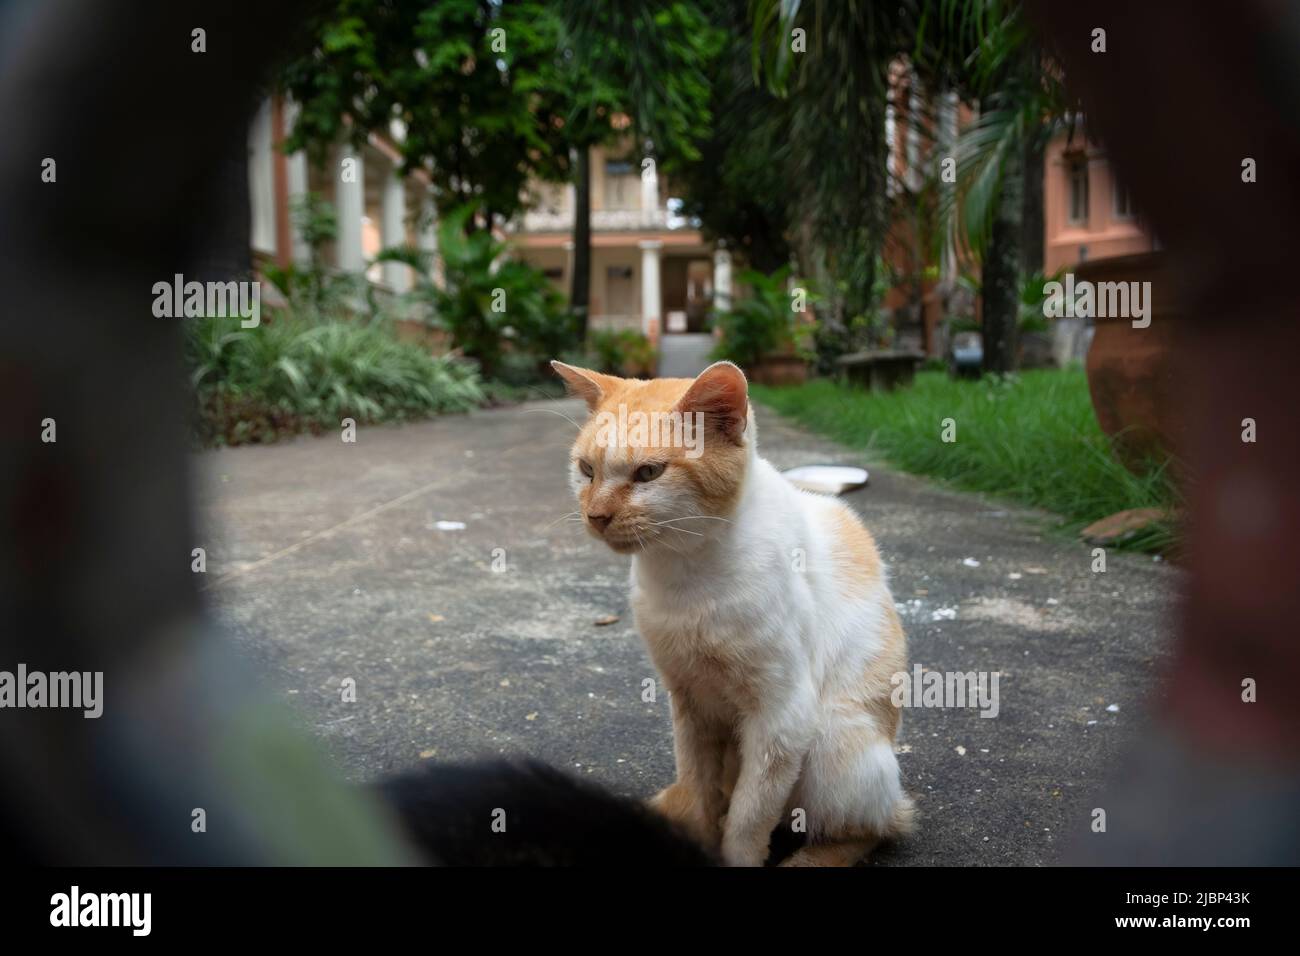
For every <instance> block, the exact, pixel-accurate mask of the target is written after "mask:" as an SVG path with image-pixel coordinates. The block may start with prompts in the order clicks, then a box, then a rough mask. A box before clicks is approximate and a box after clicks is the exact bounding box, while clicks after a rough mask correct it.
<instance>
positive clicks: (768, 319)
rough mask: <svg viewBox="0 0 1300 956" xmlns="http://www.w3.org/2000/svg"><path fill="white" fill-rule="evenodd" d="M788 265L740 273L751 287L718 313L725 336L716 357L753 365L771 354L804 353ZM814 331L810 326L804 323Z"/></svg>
mask: <svg viewBox="0 0 1300 956" xmlns="http://www.w3.org/2000/svg"><path fill="white" fill-rule="evenodd" d="M789 276H790V269H789V267H788V266H783V267H782V268H780V269H778V270H776V271H775V272H773V273H772V274H771V275H764V274H763V273H761V272H756V271H754V270H752V269H749V270H746V271H744V272H742V273H740V276H739V278H740V281H741V282H743V283H744V284H745V285H746V286H748V287H749V295H748V296H746V297H745V298H743V299H739V300H738V301H736V303H735V304H734V305H733V306H732V307H731V309H730V310H728V311H726V312H722V313H719V315H718V317H717V324H718V327H719V328H720V329H721V330H722V340H721V341H720V342H719V343H718V347H717V348H716V349H714V352H713V357H714V358H715V359H723V360H726V361H729V362H735V363H736V364H737V365H739V366H740V367H741V368H745V369H748V368H753V367H754V366H755V365H757V364H758V363H759V362H760V361H761V360H762V359H763V358H765V357H766V356H768V355H774V354H781V353H796V354H803V350H802V349H800V347H799V343H798V336H797V333H796V328H795V316H796V314H797V313H795V311H794V310H793V309H792V308H791V299H790V293H789V291H787V289H786V281H787V280H788V278H789ZM805 330H806V331H811V330H812V329H811V326H807V327H805Z"/></svg>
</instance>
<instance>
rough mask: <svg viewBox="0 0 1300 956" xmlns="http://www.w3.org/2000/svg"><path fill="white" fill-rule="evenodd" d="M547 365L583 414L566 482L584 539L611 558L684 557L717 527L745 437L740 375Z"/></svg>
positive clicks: (748, 433) (719, 369)
mask: <svg viewBox="0 0 1300 956" xmlns="http://www.w3.org/2000/svg"><path fill="white" fill-rule="evenodd" d="M551 364H552V366H553V367H554V368H555V370H556V372H558V373H559V375H560V376H561V377H562V378H563V379H564V380H565V382H566V384H567V385H568V387H569V390H570V392H572V393H573V394H575V395H577V396H579V397H581V398H583V399H585V400H586V402H587V407H588V409H589V410H590V412H591V415H590V417H589V418H588V419H587V422H586V424H584V425H583V426H582V429H581V431H580V432H579V433H578V438H577V441H575V442H574V444H573V452H572V455H571V456H570V458H571V461H570V469H571V470H570V480H571V483H572V484H573V487H574V490H575V492H576V494H577V497H578V502H579V504H580V506H581V508H582V519H583V522H584V524H585V525H586V526H587V529H588V531H589V532H591V534H592V535H594V536H595V537H597V538H600V539H601V540H603V541H604V542H605V543H606V544H607V545H609V546H610V548H612V549H613V550H615V551H617V552H619V553H621V554H626V553H631V552H640V551H652V550H658V549H660V548H666V549H668V550H670V551H678V552H683V553H684V552H689V551H691V550H694V548H695V547H696V546H698V545H699V544H700V543H701V542H703V541H706V540H707V539H709V538H710V537H712V536H713V535H715V534H716V533H717V532H718V529H719V528H721V527H725V524H726V522H727V521H728V520H729V516H730V514H731V512H732V510H733V509H734V507H735V505H736V502H737V500H738V499H739V496H740V492H741V488H742V487H743V485H744V480H745V474H746V469H747V466H748V461H749V448H750V446H751V445H752V442H753V433H754V428H753V423H752V421H751V420H750V414H749V393H748V386H747V384H746V382H745V376H744V374H743V373H742V372H741V371H740V369H738V368H737V367H736V366H734V365H732V364H731V363H730V362H718V363H716V364H714V365H712V366H710V367H709V368H707V369H705V370H704V371H703V372H701V373H700V375H699V376H698V377H697V378H695V379H687V378H660V379H652V380H649V381H643V380H641V379H625V378H618V377H616V376H613V375H602V374H601V373H599V372H592V371H589V370H587V369H580V368H574V367H572V366H570V365H565V364H563V363H562V362H552V363H551ZM701 426H702V427H701Z"/></svg>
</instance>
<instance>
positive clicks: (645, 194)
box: [641, 156, 659, 222]
mask: <svg viewBox="0 0 1300 956" xmlns="http://www.w3.org/2000/svg"><path fill="white" fill-rule="evenodd" d="M658 209H659V170H658V167H657V166H656V165H655V161H654V158H653V157H651V156H647V157H646V158H645V159H644V160H642V161H641V221H642V222H653V221H654V214H655V213H656V212H657V211H658Z"/></svg>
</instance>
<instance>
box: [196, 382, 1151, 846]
mask: <svg viewBox="0 0 1300 956" xmlns="http://www.w3.org/2000/svg"><path fill="white" fill-rule="evenodd" d="M580 415H581V411H580V407H579V406H578V405H577V404H576V403H574V402H571V401H563V402H548V403H533V404H528V405H525V406H521V407H518V408H513V409H504V410H497V411H488V412H479V413H474V414H471V415H468V416H453V417H446V418H442V419H438V420H435V421H431V422H427V423H423V424H418V425H409V426H405V427H401V428H372V429H364V430H362V431H361V432H360V433H359V436H358V440H357V443H356V444H355V445H351V444H344V443H343V442H341V441H340V440H339V439H338V438H331V437H323V438H305V439H299V440H296V441H293V442H289V443H286V444H282V445H275V446H269V447H248V448H238V449H225V450H221V451H217V452H208V453H204V454H202V455H200V456H198V459H197V465H198V470H199V473H200V477H201V482H202V491H201V505H202V516H203V518H204V523H205V525H206V528H207V530H206V532H205V535H204V537H205V544H206V547H207V549H208V578H207V584H208V591H207V596H208V598H209V600H210V602H211V605H212V607H213V608H214V610H215V612H216V613H217V615H218V616H219V618H220V619H221V620H222V621H223V622H224V623H225V624H226V625H227V627H228V629H229V630H230V631H231V632H232V633H233V635H234V638H235V640H236V641H237V642H238V643H239V645H240V646H241V647H242V648H243V649H244V651H245V652H246V653H247V654H248V655H250V656H251V657H252V658H253V659H254V660H255V661H256V662H258V663H259V664H260V665H261V668H262V670H263V672H264V674H265V679H266V681H267V683H268V685H269V686H270V687H271V688H272V689H273V690H274V691H275V692H276V693H278V694H280V695H282V696H283V697H284V698H285V699H287V700H288V701H290V702H291V704H292V705H293V706H294V707H295V708H296V710H297V711H298V713H300V714H301V717H302V720H303V722H304V724H305V725H306V726H307V727H308V728H309V729H310V730H311V732H312V733H314V734H315V735H316V736H317V737H318V738H319V739H320V740H321V741H322V743H323V745H324V746H325V748H326V749H327V750H328V752H329V753H330V754H331V755H332V756H333V758H334V759H335V760H336V761H337V763H338V766H339V767H340V770H341V772H342V773H344V774H345V775H346V776H347V777H348V778H350V779H354V780H363V779H368V778H371V777H374V776H377V775H379V774H382V773H385V772H387V771H391V770H395V769H397V768H400V767H403V766H405V765H408V764H411V763H413V762H415V761H417V760H419V759H421V758H422V757H423V758H428V757H432V758H437V759H457V758H467V757H473V756H476V755H483V754H497V753H527V754H531V755H534V756H537V757H540V758H542V759H544V760H547V761H549V762H551V763H553V764H556V765H557V766H560V767H565V768H568V769H569V770H570V771H572V772H574V773H577V774H582V775H588V776H590V777H592V778H594V779H597V780H599V781H601V782H603V783H604V784H606V785H608V786H610V787H612V788H613V789H615V790H618V791H621V792H624V793H629V794H637V795H648V794H650V793H652V792H654V791H655V790H657V789H658V788H659V787H661V786H663V785H665V784H667V783H669V782H670V781H671V780H672V777H673V759H672V744H671V737H670V726H669V711H668V702H667V700H666V698H664V697H663V696H662V695H661V696H660V698H659V700H658V701H657V702H654V703H645V702H643V701H642V699H641V686H642V685H641V682H642V680H643V679H644V678H646V677H652V676H654V672H653V670H652V668H651V666H650V664H649V661H648V659H647V657H646V654H645V651H644V650H643V648H642V645H641V642H640V638H639V637H638V636H637V635H636V633H635V632H634V630H633V628H632V623H631V617H630V614H629V611H628V606H627V571H628V562H629V560H630V559H628V558H625V557H619V556H616V555H613V554H611V553H610V552H608V551H606V550H605V549H603V548H602V547H600V546H598V545H597V544H596V543H595V542H594V541H592V540H591V539H589V538H588V537H587V536H586V535H585V534H584V533H583V532H582V530H581V528H580V527H579V526H578V525H577V524H576V523H574V522H571V521H566V520H564V516H565V515H566V514H568V513H569V512H572V511H574V509H575V507H576V505H575V504H574V503H573V502H572V501H571V498H570V494H569V491H568V487H567V483H566V478H565V467H566V460H567V455H568V448H569V443H570V441H571V438H572V435H573V432H574V426H573V425H571V424H570V423H569V422H568V421H567V420H566V416H568V417H572V418H578V417H579V416H580ZM759 445H760V449H761V450H762V451H763V453H764V454H765V455H767V457H769V458H771V459H772V460H773V461H774V462H776V463H777V464H778V465H779V466H782V467H789V466H793V465H795V464H807V463H814V462H846V463H847V462H852V463H864V462H862V460H861V458H860V456H858V455H857V454H856V453H854V452H853V451H852V450H850V449H846V448H843V447H841V446H837V445H834V444H832V443H830V442H827V441H824V440H822V439H819V438H816V437H812V436H810V435H808V434H806V433H804V432H802V431H800V430H799V429H797V428H795V427H793V426H791V425H789V424H787V423H786V422H784V421H783V420H779V419H777V418H775V417H774V416H771V415H769V414H766V413H761V414H760V428H759ZM866 464H868V466H869V467H871V472H872V477H871V484H870V486H869V487H868V488H866V489H863V490H861V491H858V492H855V493H853V494H852V495H850V496H849V497H848V500H849V501H851V503H852V504H853V506H854V507H855V508H857V509H858V510H859V512H860V513H861V514H862V515H863V516H864V518H865V519H866V521H867V523H868V525H869V527H870V528H871V529H872V531H873V532H874V533H875V535H876V537H877V539H878V541H879V543H880V546H881V550H882V552H883V553H884V555H885V558H886V561H887V562H888V563H889V565H890V569H891V581H892V586H893V591H894V595H895V598H896V600H897V601H898V602H899V604H900V606H901V610H902V612H903V617H904V623H905V625H906V626H907V630H908V637H909V641H910V651H911V660H912V661H913V662H914V663H920V664H922V665H924V666H925V667H926V668H928V669H929V668H932V669H937V670H940V671H963V672H965V671H990V672H991V671H999V672H1001V675H1002V676H1001V678H1000V685H999V689H1000V711H999V713H998V715H997V717H996V718H993V719H988V718H981V717H980V716H979V712H978V711H977V710H975V709H965V710H940V709H912V710H909V711H908V712H907V714H906V715H905V717H904V722H903V735H902V739H901V747H900V753H901V755H900V761H901V763H902V766H903V769H904V773H905V776H906V782H907V786H908V787H909V788H910V789H911V790H912V791H913V792H914V793H915V794H916V795H917V796H918V798H919V805H920V808H921V811H922V813H923V818H922V822H921V828H920V830H919V832H918V834H917V835H916V836H915V837H914V838H912V839H911V840H909V841H907V842H906V843H904V844H902V845H900V846H898V847H896V848H893V849H890V850H887V851H884V852H883V853H882V854H881V855H880V856H879V858H878V859H879V861H880V862H884V863H913V864H954V865H957V864H960V865H968V864H1003V865H1006V864H1031V865H1032V864H1046V863H1051V862H1054V861H1056V860H1057V859H1058V858H1059V855H1060V853H1061V851H1062V848H1063V846H1064V844H1065V843H1066V842H1067V840H1069V839H1072V838H1074V837H1076V836H1084V837H1086V835H1087V832H1088V830H1087V828H1088V824H1089V820H1090V817H1089V810H1090V809H1091V807H1092V806H1094V804H1093V803H1091V802H1089V799H1088V793H1089V788H1091V787H1093V786H1094V785H1096V784H1098V783H1100V782H1101V778H1102V777H1103V775H1104V774H1105V773H1106V772H1107V771H1108V769H1110V768H1111V767H1112V765H1113V763H1114V760H1115V758H1116V757H1117V756H1118V753H1119V751H1120V748H1121V746H1122V745H1123V744H1124V743H1125V741H1126V740H1127V739H1129V737H1130V736H1131V734H1132V733H1133V732H1134V730H1135V729H1136V727H1137V724H1138V721H1139V720H1140V718H1141V712H1142V710H1143V708H1144V706H1145V705H1146V704H1147V703H1148V700H1149V697H1148V695H1149V690H1148V688H1149V685H1150V682H1151V681H1152V679H1153V676H1154V675H1155V673H1156V671H1157V669H1158V666H1159V664H1160V663H1161V659H1162V656H1163V654H1164V648H1165V647H1166V645H1167V637H1168V623H1167V622H1168V620H1169V610H1170V604H1171V600H1172V598H1171V596H1170V592H1171V591H1172V588H1173V586H1174V585H1175V584H1176V581H1177V577H1176V572H1174V571H1172V570H1171V569H1169V568H1168V567H1166V566H1164V565H1163V564H1158V563H1154V562H1153V561H1152V560H1151V559H1150V558H1149V557H1143V556H1136V555H1120V554H1111V555H1110V556H1109V558H1108V562H1109V563H1108V570H1107V572H1106V573H1104V574H1094V573H1093V572H1092V571H1091V567H1090V566H1091V562H1092V557H1091V554H1090V551H1089V549H1087V548H1085V547H1083V546H1082V545H1079V544H1077V543H1075V542H1073V541H1071V540H1069V539H1067V538H1065V537H1063V536H1061V535H1059V534H1058V533H1056V532H1054V531H1053V530H1052V525H1053V524H1054V522H1053V520H1052V519H1051V518H1050V517H1049V516H1045V515H1042V514H1039V513H1035V512H1030V511H1026V510H1022V509H1017V508H1009V507H1007V506H1006V505H1004V504H999V503H990V502H987V501H984V500H982V499H980V498H977V497H974V496H970V495H965V494H958V493H954V492H951V491H947V490H943V489H941V488H938V487H936V486H935V485H933V484H931V483H929V482H927V481H925V480H922V479H918V478H914V477H910V476H906V475H901V474H897V473H894V472H891V471H888V470H885V469H883V468H881V467H879V465H871V463H866ZM462 525H463V527H461V526H462ZM609 616H617V617H618V621H617V622H616V623H613V624H608V625H604V626H598V625H597V624H596V623H595V622H597V621H598V620H601V619H604V618H607V617H609ZM346 678H352V679H354V680H355V682H356V701H355V702H344V701H343V700H342V699H341V698H342V692H341V687H342V683H343V681H344V680H345V679H346ZM1115 708H1117V710H1116V709H1115Z"/></svg>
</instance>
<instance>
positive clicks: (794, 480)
mask: <svg viewBox="0 0 1300 956" xmlns="http://www.w3.org/2000/svg"><path fill="white" fill-rule="evenodd" d="M781 474H783V475H785V477H786V480H787V481H789V482H790V484H792V485H794V486H795V487H796V488H802V489H804V490H805V491H819V492H821V493H822V494H827V495H842V494H844V492H846V491H855V490H857V489H858V488H862V487H864V486H865V485H866V483H867V470H866V469H865V468H853V467H851V466H849V465H800V466H799V467H798V468H791V469H790V470H789V471H783V472H781Z"/></svg>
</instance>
